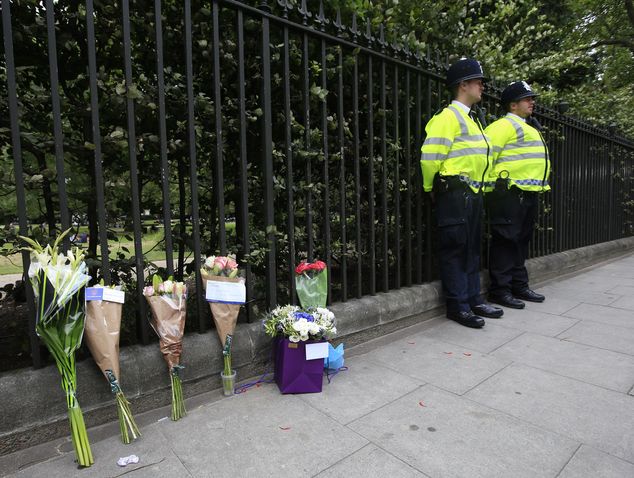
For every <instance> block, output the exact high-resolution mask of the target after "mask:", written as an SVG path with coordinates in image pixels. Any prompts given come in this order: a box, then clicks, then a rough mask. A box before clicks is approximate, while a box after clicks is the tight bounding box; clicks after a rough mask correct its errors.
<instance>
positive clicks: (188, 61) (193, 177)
mask: <svg viewBox="0 0 634 478" xmlns="http://www.w3.org/2000/svg"><path fill="white" fill-rule="evenodd" d="M191 10H192V7H191V0H185V76H186V83H187V133H188V134H187V139H188V142H189V176H190V177H189V181H190V183H189V185H190V190H191V203H192V213H191V215H192V239H193V241H194V271H195V274H196V306H197V308H198V332H199V333H201V334H202V333H203V332H205V330H206V328H207V310H209V309H208V307H206V301H205V291H204V290H203V282H202V277H201V275H200V266H201V260H200V225H199V216H198V165H197V161H196V130H195V127H196V123H195V121H196V118H195V116H194V66H193V59H192V12H191Z"/></svg>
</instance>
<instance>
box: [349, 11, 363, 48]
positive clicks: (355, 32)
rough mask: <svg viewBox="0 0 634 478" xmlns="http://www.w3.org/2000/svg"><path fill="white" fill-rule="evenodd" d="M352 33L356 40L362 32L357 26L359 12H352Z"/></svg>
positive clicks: (353, 38)
mask: <svg viewBox="0 0 634 478" xmlns="http://www.w3.org/2000/svg"><path fill="white" fill-rule="evenodd" d="M350 33H351V34H352V40H353V41H355V42H356V41H357V38H358V37H359V35H360V33H361V32H360V31H359V29H358V27H357V12H352V25H351V26H350Z"/></svg>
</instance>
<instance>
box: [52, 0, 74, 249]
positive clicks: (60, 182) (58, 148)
mask: <svg viewBox="0 0 634 478" xmlns="http://www.w3.org/2000/svg"><path fill="white" fill-rule="evenodd" d="M46 31H47V38H48V66H49V74H50V79H51V106H52V107H53V134H54V137H55V167H56V170H57V171H56V172H57V190H58V191H57V192H58V195H59V213H60V221H61V225H62V231H65V230H67V229H68V228H69V227H70V217H69V216H70V214H69V211H68V197H67V195H66V173H65V166H64V135H63V132H62V113H61V108H60V100H59V78H58V69H57V40H56V37H55V10H54V7H53V0H46ZM62 245H63V246H62V247H63V249H65V250H66V249H68V248H69V246H70V237H69V236H66V237H65V238H64V240H63V242H62Z"/></svg>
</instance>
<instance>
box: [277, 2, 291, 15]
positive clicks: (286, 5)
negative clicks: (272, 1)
mask: <svg viewBox="0 0 634 478" xmlns="http://www.w3.org/2000/svg"><path fill="white" fill-rule="evenodd" d="M277 4H278V5H279V6H280V7H282V8H283V9H284V10H283V12H282V17H284V18H288V12H289V10H292V9H293V4H292V3H291V1H290V0H277Z"/></svg>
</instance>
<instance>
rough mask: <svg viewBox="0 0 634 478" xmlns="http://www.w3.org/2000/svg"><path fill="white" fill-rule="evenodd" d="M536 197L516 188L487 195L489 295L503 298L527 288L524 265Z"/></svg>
mask: <svg viewBox="0 0 634 478" xmlns="http://www.w3.org/2000/svg"><path fill="white" fill-rule="evenodd" d="M538 201H539V196H538V193H536V192H530V191H522V190H521V189H519V188H517V187H515V186H514V187H511V188H510V189H509V190H503V191H499V190H495V191H493V192H491V193H488V194H487V208H488V213H489V223H490V225H491V243H490V248H489V274H490V276H491V286H490V288H489V293H490V294H492V295H498V296H500V295H504V294H508V293H513V292H520V291H523V290H525V289H527V288H528V272H527V271H526V267H525V265H524V262H525V261H526V259H527V257H528V244H529V242H530V241H531V238H532V237H533V231H534V230H535V221H536V220H537V209H538Z"/></svg>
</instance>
